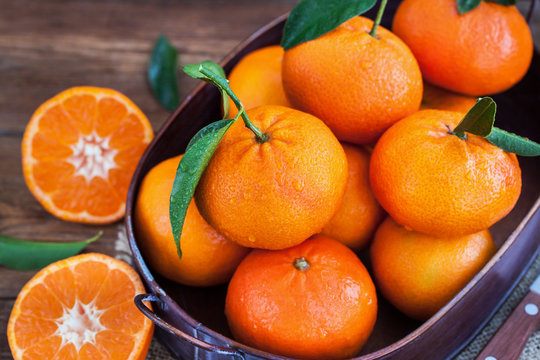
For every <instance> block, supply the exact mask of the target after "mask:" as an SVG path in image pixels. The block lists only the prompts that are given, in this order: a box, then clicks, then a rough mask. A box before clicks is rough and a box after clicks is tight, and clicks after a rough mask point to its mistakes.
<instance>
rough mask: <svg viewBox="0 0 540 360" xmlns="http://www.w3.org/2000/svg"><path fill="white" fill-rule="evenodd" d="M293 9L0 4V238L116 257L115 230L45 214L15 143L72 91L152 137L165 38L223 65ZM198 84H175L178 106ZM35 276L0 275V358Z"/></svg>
mask: <svg viewBox="0 0 540 360" xmlns="http://www.w3.org/2000/svg"><path fill="white" fill-rule="evenodd" d="M295 3H296V0H272V1H266V0H235V1H231V0H189V1H186V0H178V1H169V0H161V1H141V0H120V1H118V0H116V1H115V0H110V1H107V0H97V1H91V0H86V1H85V0H80V1H62V0H57V1H53V0H17V1H8V0H0V9H2V11H0V84H2V90H0V154H1V155H0V233H2V234H5V235H9V236H13V237H19V238H22V239H28V240H37V241H75V240H83V239H86V238H88V237H90V236H93V235H95V234H96V233H97V232H98V231H99V230H103V231H104V235H103V237H102V238H101V239H100V240H98V241H97V242H96V243H93V244H91V245H90V246H89V247H88V248H87V251H96V252H101V253H105V254H108V255H113V256H114V255H115V253H116V250H115V246H114V242H115V240H116V239H117V237H118V235H117V234H118V231H119V228H121V227H123V223H122V222H119V223H116V224H112V225H109V226H98V227H95V226H88V225H81V224H75V223H68V222H64V221H61V220H58V219H56V218H54V217H53V216H52V215H50V214H49V213H47V212H46V211H45V210H44V209H43V208H42V207H41V205H40V204H39V203H38V202H37V201H36V200H35V199H34V198H33V197H32V195H31V193H30V192H29V191H28V189H27V188H26V185H25V183H24V178H23V175H22V169H21V155H20V154H21V148H20V146H21V145H20V144H21V139H22V134H23V132H24V128H25V126H26V123H27V122H28V120H29V119H30V116H31V115H32V113H33V111H34V110H35V109H36V108H37V107H38V106H39V105H40V104H41V103H42V102H44V101H45V100H47V99H49V98H51V97H52V96H54V95H55V94H57V93H58V92H60V91H62V90H64V89H66V88H69V87H71V86H78V85H94V86H102V87H110V88H114V89H116V90H119V91H121V92H122V93H124V94H125V95H127V96H128V97H129V98H131V99H132V100H133V101H134V102H135V103H136V104H137V105H138V106H139V107H140V108H141V109H142V110H143V112H144V113H145V114H146V115H147V116H148V118H149V119H150V122H151V123H152V126H153V128H154V130H158V129H159V127H160V126H161V125H162V124H163V123H164V121H165V120H166V119H167V117H168V115H169V112H168V111H167V110H165V109H164V108H162V107H161V106H160V105H159V104H158V102H157V101H156V100H155V99H154V97H153V96H152V94H151V92H150V90H149V87H148V84H147V80H146V66H147V63H148V59H149V55H150V51H151V49H152V47H153V45H154V41H155V40H156V38H157V36H158V35H160V34H164V35H166V36H167V37H168V38H169V39H170V41H171V42H172V43H173V45H174V46H175V47H177V48H178V49H179V51H180V63H181V64H188V63H193V62H198V61H202V60H206V59H210V60H214V61H219V60H221V59H222V58H223V57H224V56H225V55H226V54H227V53H229V52H230V51H231V50H232V49H233V48H234V47H235V46H236V45H237V44H238V43H239V42H240V41H241V40H243V39H244V38H246V37H247V36H249V35H250V34H251V33H253V32H254V31H255V30H257V29H258V28H259V27H261V26H262V25H264V24H266V23H267V22H269V21H270V20H272V19H273V18H275V17H277V16H279V15H281V14H283V13H285V12H287V11H289V10H290V9H291V8H292V7H293V6H294V4H295ZM196 85H197V81H196V80H193V79H190V78H188V77H187V76H184V75H179V86H180V95H181V98H182V99H183V98H185V96H186V95H187V94H188V93H190V92H191V91H192V90H193V88H194V87H195V86H196ZM34 274H35V272H34V271H14V270H9V269H6V268H2V267H0V359H11V353H10V351H9V347H8V344H7V337H6V333H5V331H6V326H7V319H8V317H9V313H10V311H11V307H12V305H13V301H14V299H15V297H16V296H17V294H18V292H19V291H20V289H21V288H22V286H23V285H24V284H25V283H26V282H27V281H28V280H29V279H30V278H31V277H32V276H33V275H34Z"/></svg>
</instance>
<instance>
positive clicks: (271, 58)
mask: <svg viewBox="0 0 540 360" xmlns="http://www.w3.org/2000/svg"><path fill="white" fill-rule="evenodd" d="M282 61H283V48H282V47H281V46H279V45H273V46H266V47H263V48H260V49H257V50H255V51H253V52H251V53H249V54H247V55H246V56H244V57H243V58H242V59H241V60H240V62H238V64H236V66H235V67H234V68H233V69H232V70H231V73H230V75H229V77H228V79H229V86H230V87H231V89H232V91H233V92H234V93H235V94H236V96H237V97H238V99H240V101H241V102H242V104H243V105H244V107H245V109H246V110H247V109H251V108H254V107H257V106H260V105H282V106H288V107H290V106H291V105H290V104H289V101H288V100H287V97H286V96H285V91H284V90H283V85H282V81H281V63H282ZM237 113H238V109H237V108H236V106H235V105H234V103H233V101H232V100H231V99H229V118H233V117H234V116H235V115H236V114H237Z"/></svg>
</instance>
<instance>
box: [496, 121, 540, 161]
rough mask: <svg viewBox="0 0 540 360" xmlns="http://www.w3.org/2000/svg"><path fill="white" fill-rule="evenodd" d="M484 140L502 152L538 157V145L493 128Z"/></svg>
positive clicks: (539, 146)
mask: <svg viewBox="0 0 540 360" xmlns="http://www.w3.org/2000/svg"><path fill="white" fill-rule="evenodd" d="M486 139H487V141H489V142H490V143H492V144H493V145H495V146H497V147H499V148H501V149H503V150H504V151H508V152H511V153H514V154H516V155H521V156H540V144H537V143H536V142H534V141H532V140H529V139H525V138H522V137H521V136H519V135H516V134H513V133H510V132H508V131H504V130H501V129H499V128H496V127H493V129H492V131H491V133H490V134H489V135H488V136H487V137H486Z"/></svg>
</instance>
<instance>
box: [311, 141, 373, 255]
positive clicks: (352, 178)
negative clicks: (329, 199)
mask: <svg viewBox="0 0 540 360" xmlns="http://www.w3.org/2000/svg"><path fill="white" fill-rule="evenodd" d="M341 145H342V146H343V150H345V155H346V156H347V164H348V169H349V179H348V180H347V187H346V188H345V195H343V200H342V202H341V206H340V207H339V209H338V211H337V213H336V214H335V215H334V216H333V217H332V219H331V220H330V222H329V223H328V224H326V225H325V226H324V228H323V231H322V233H321V234H323V235H326V236H329V237H331V238H332V239H336V240H338V241H340V242H341V243H343V244H345V245H347V246H348V247H350V248H351V249H353V250H357V251H359V250H362V249H364V248H365V247H366V246H367V245H368V244H369V241H370V240H371V236H372V235H373V233H374V232H375V230H376V229H377V226H378V225H379V223H380V222H381V220H382V219H383V216H384V210H383V209H382V207H381V205H379V203H378V202H377V199H375V195H373V191H371V186H370V184H369V157H370V154H369V153H368V152H367V150H365V149H364V148H362V147H359V146H355V145H350V144H346V143H342V144H341Z"/></svg>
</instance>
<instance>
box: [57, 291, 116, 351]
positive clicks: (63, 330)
mask: <svg viewBox="0 0 540 360" xmlns="http://www.w3.org/2000/svg"><path fill="white" fill-rule="evenodd" d="M63 311H64V313H63V314H62V316H61V317H59V318H58V319H56V321H55V323H56V325H57V326H58V328H57V329H56V332H55V335H57V336H59V337H61V338H62V344H61V345H60V347H63V346H65V345H67V344H73V345H74V346H75V348H76V349H77V352H78V351H79V350H80V349H81V347H82V346H83V345H84V344H86V343H91V344H95V343H96V334H97V333H99V332H100V331H103V330H105V329H106V328H105V326H103V325H102V324H101V322H100V320H99V318H100V317H101V315H102V314H103V312H104V311H103V310H99V309H98V308H97V307H96V306H95V305H94V302H93V301H92V302H91V303H89V304H83V303H81V302H80V301H79V300H75V304H74V305H73V307H72V308H67V307H64V309H63Z"/></svg>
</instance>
